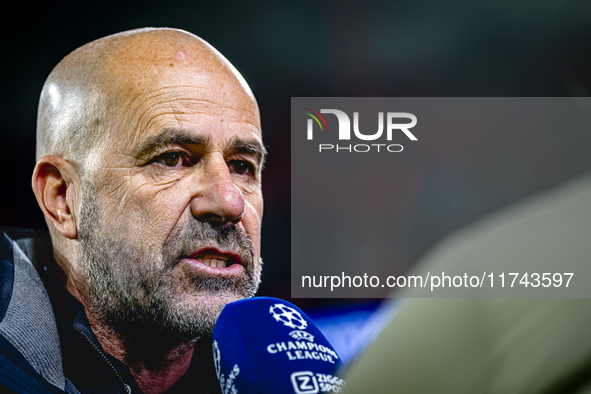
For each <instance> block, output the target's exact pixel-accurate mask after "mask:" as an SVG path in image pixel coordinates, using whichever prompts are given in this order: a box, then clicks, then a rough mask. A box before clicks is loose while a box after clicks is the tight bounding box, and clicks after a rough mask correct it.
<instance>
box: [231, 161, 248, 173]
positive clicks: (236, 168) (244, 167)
mask: <svg viewBox="0 0 591 394" xmlns="http://www.w3.org/2000/svg"><path fill="white" fill-rule="evenodd" d="M228 164H229V167H230V170H231V171H233V172H235V173H236V174H240V175H243V174H246V173H249V174H250V175H254V166H253V165H252V163H250V162H248V161H245V160H232V161H230V163H228Z"/></svg>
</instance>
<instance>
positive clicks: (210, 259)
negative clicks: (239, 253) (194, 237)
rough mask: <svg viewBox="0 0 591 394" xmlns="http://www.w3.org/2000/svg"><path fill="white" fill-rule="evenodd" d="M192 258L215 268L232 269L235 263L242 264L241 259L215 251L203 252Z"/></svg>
mask: <svg viewBox="0 0 591 394" xmlns="http://www.w3.org/2000/svg"><path fill="white" fill-rule="evenodd" d="M191 258H193V259H195V260H197V261H199V262H201V263H203V264H205V265H207V266H210V267H214V268H225V267H230V266H231V265H232V264H234V263H240V259H239V258H237V257H235V256H232V255H229V254H226V253H220V252H219V251H217V250H213V249H207V250H204V251H201V252H199V253H198V254H196V255H194V256H192V257H191Z"/></svg>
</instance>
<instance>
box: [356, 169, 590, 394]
mask: <svg viewBox="0 0 591 394" xmlns="http://www.w3.org/2000/svg"><path fill="white" fill-rule="evenodd" d="M479 256H481V258H479ZM560 258H561V259H563V260H562V261H567V260H566V259H568V263H569V264H570V265H571V266H572V265H573V264H574V265H577V264H579V265H583V266H582V267H583V268H587V267H588V266H589V265H591V176H586V177H582V178H579V179H578V180H575V181H572V182H569V183H567V184H565V185H563V186H561V187H559V188H555V189H553V190H550V191H548V192H545V193H542V194H539V195H536V196H533V197H530V198H528V199H527V200H525V201H523V202H520V203H517V204H514V205H512V206H511V207H509V208H506V209H503V210H502V211H500V212H498V213H495V214H494V215H489V216H488V217H486V218H484V219H482V220H481V221H479V222H478V223H475V224H473V225H471V226H468V227H467V228H464V229H462V230H461V231H459V232H456V233H455V234H453V235H451V236H450V237H448V239H447V240H444V241H443V242H442V243H441V244H440V245H439V246H438V247H436V248H435V249H434V250H433V252H432V253H429V254H428V255H427V256H426V257H425V259H424V260H423V261H422V262H421V263H420V268H419V270H418V273H423V272H427V271H429V270H430V271H431V272H437V271H439V272H440V271H441V270H442V269H443V270H444V269H445V268H446V267H451V266H454V267H462V266H465V267H471V268H473V267H474V266H478V265H479V264H481V261H487V262H488V263H490V262H491V261H492V262H494V263H495V264H496V265H497V266H498V267H499V270H505V271H506V272H509V271H508V270H510V271H511V272H535V271H537V272H539V269H538V268H539V267H546V268H544V272H548V268H547V267H554V268H553V269H554V270H553V271H552V272H560V265H561V264H560V263H561V260H560ZM495 259H496V260H495ZM557 259H559V260H557ZM577 279H578V280H581V278H577ZM583 279H584V280H588V281H591V277H585V278H583ZM573 280H575V278H573ZM589 286H591V283H589ZM413 293H415V292H413V291H412V290H407V291H405V292H403V293H399V294H398V295H397V296H399V297H412V295H413ZM415 294H416V293H415ZM349 371H350V375H349V377H348V379H346V380H347V388H346V390H345V393H346V394H351V393H412V394H427V393H429V394H430V393H437V394H447V393H450V394H451V393H454V394H463V393H485V394H488V393H490V394H497V393H524V394H525V393H591V299H572V298H571V299H569V298H562V299H552V298H537V299H527V298H514V299H498V298H496V299H495V298H491V299H485V298H478V299H476V298H463V299H433V298H431V299H427V298H409V299H407V300H405V301H403V302H402V304H401V306H400V309H399V311H398V313H397V314H396V316H395V317H394V319H393V320H392V321H391V323H390V324H389V325H388V327H387V328H386V329H385V330H384V331H383V332H382V334H381V335H380V336H379V337H378V339H377V340H376V341H375V343H374V344H373V345H372V346H371V347H370V348H369V349H368V350H367V351H366V352H365V353H364V354H363V355H362V356H361V357H360V358H359V359H358V361H357V362H356V363H355V364H354V365H353V366H352V367H351V368H350V369H349Z"/></svg>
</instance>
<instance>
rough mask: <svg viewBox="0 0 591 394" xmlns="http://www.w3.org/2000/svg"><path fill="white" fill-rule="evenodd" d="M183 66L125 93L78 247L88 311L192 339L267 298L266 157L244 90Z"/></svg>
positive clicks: (86, 204)
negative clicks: (224, 315) (263, 288)
mask: <svg viewBox="0 0 591 394" xmlns="http://www.w3.org/2000/svg"><path fill="white" fill-rule="evenodd" d="M179 56H180V55H179ZM179 59H181V60H182V59H183V56H181V57H180V58H179ZM180 63H181V66H177V65H176V64H175V65H174V66H173V63H171V64H170V65H171V67H170V68H169V69H168V68H164V67H159V68H156V67H154V70H153V72H152V74H151V76H150V77H149V78H143V79H142V80H141V81H139V82H138V83H137V84H136V85H133V81H132V82H130V83H129V84H130V87H129V88H125V87H123V88H121V89H119V96H118V102H117V104H118V108H117V113H118V114H119V116H116V117H114V118H113V119H111V120H110V122H111V123H110V124H109V126H108V130H109V132H108V136H106V138H105V140H104V141H103V143H102V145H101V146H100V148H99V149H98V150H97V153H96V154H95V155H94V157H93V158H92V159H91V161H92V162H93V163H94V164H92V165H91V167H90V171H88V173H89V174H90V175H89V177H90V178H92V179H86V180H84V181H83V197H82V208H81V213H80V223H79V230H80V232H79V233H80V237H79V238H80V243H81V249H82V255H83V257H82V261H83V264H82V266H83V278H84V279H83V282H85V283H83V286H82V287H83V293H85V294H84V295H83V297H84V298H85V299H86V301H87V304H89V305H88V306H87V307H89V308H91V309H93V310H94V312H96V313H97V315H98V316H100V317H101V318H103V319H109V320H112V321H113V320H115V321H121V322H125V321H132V320H133V321H136V322H141V323H142V324H148V325H149V324H154V320H158V321H156V322H155V326H156V327H157V329H164V330H167V331H170V332H173V333H177V334H178V335H182V336H187V337H191V336H196V335H199V333H201V332H203V331H206V332H207V331H209V330H211V329H212V327H213V324H214V322H215V319H216V318H217V316H218V314H219V312H220V311H221V309H222V308H223V306H224V305H225V304H226V303H228V302H231V301H234V300H237V299H241V298H244V297H249V296H252V295H254V292H255V291H256V289H257V287H258V283H259V280H260V268H261V263H260V231H261V220H262V213H263V197H262V190H261V170H262V168H261V167H262V160H263V156H264V153H263V152H264V148H263V145H262V140H261V132H260V121H259V115H258V108H257V106H256V103H255V102H254V100H253V99H252V97H251V96H249V94H247V93H246V92H245V91H244V89H243V88H242V86H241V85H240V83H239V82H238V81H237V80H236V79H233V78H232V77H231V76H230V75H229V74H228V73H227V72H212V73H203V72H196V71H195V69H194V68H193V67H192V66H191V65H190V64H189V65H187V62H184V63H183V61H181V62H180ZM122 78H123V77H122ZM160 320H161V321H160Z"/></svg>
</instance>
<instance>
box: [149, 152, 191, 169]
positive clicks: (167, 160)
mask: <svg viewBox="0 0 591 394" xmlns="http://www.w3.org/2000/svg"><path fill="white" fill-rule="evenodd" d="M152 163H160V164H164V165H165V166H167V167H177V166H179V165H180V166H183V167H188V166H189V165H190V163H189V160H187V158H186V157H185V155H183V154H182V153H181V152H168V153H163V154H161V155H159V156H157V157H155V158H154V159H153V160H152Z"/></svg>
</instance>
